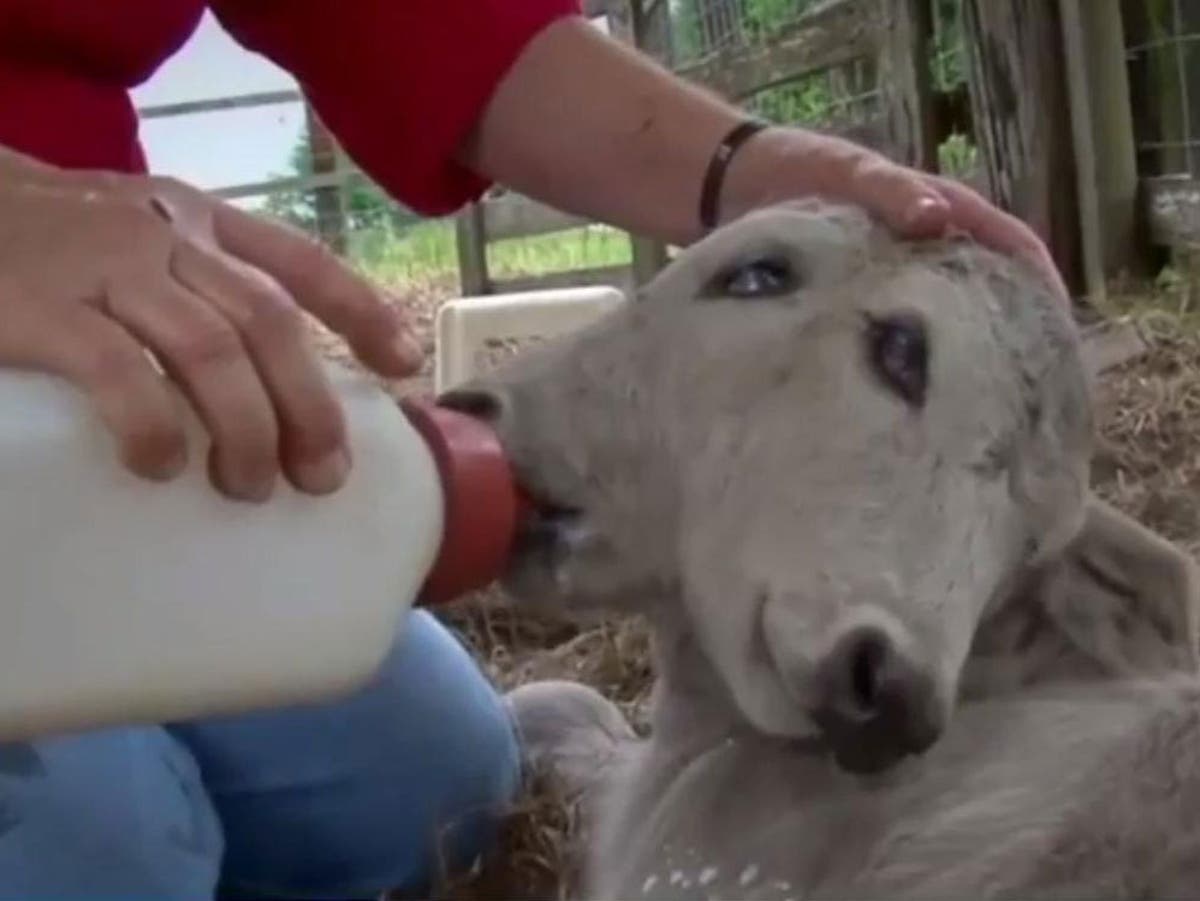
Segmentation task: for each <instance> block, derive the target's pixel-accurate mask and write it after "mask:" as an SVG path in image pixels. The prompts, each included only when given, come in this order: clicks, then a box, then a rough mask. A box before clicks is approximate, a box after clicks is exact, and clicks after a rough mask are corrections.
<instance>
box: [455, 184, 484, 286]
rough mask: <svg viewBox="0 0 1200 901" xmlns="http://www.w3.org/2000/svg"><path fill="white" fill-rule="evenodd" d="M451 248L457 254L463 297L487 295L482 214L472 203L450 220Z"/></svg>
mask: <svg viewBox="0 0 1200 901" xmlns="http://www.w3.org/2000/svg"><path fill="white" fill-rule="evenodd" d="M454 247H455V250H456V252H457V253H458V284H459V290H460V291H461V292H462V294H463V296H465V297H476V296H478V295H481V294H488V293H490V292H491V290H492V284H491V281H490V279H489V278H488V268H487V239H486V237H485V236H484V233H483V212H482V210H481V209H480V207H479V204H477V203H472V204H471V205H470V206H468V207H467V208H466V209H465V210H463V211H462V212H461V213H459V214H458V215H457V216H455V217H454Z"/></svg>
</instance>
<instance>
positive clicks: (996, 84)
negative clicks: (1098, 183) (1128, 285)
mask: <svg viewBox="0 0 1200 901" xmlns="http://www.w3.org/2000/svg"><path fill="white" fill-rule="evenodd" d="M963 27H964V32H965V44H966V57H967V63H968V67H967V70H968V83H969V87H970V93H971V106H972V110H973V118H974V121H975V140H976V143H977V144H978V146H979V149H980V157H981V162H982V164H983V168H984V170H985V173H986V176H987V184H988V190H989V194H990V195H991V199H992V201H993V202H994V203H996V204H998V205H999V206H1001V207H1003V208H1004V209H1006V210H1008V211H1009V212H1011V213H1013V214H1014V215H1016V216H1018V217H1019V218H1021V219H1022V220H1024V221H1025V222H1026V223H1028V224H1029V225H1030V227H1032V228H1033V230H1034V231H1036V232H1037V233H1038V234H1039V235H1040V236H1041V238H1042V240H1044V241H1045V242H1046V243H1047V244H1048V245H1049V247H1050V252H1051V253H1052V254H1053V256H1054V260H1055V262H1056V263H1057V264H1058V267H1059V270H1060V271H1061V272H1062V274H1063V277H1064V279H1065V280H1066V282H1067V285H1068V287H1069V288H1070V290H1071V291H1072V293H1079V292H1080V291H1081V290H1082V289H1083V287H1084V284H1083V278H1082V265H1081V248H1080V238H1079V221H1078V220H1079V208H1078V205H1077V199H1076V188H1075V183H1076V182H1075V164H1074V153H1073V140H1072V133H1071V113H1070V105H1069V103H1068V99H1067V87H1066V80H1067V79H1066V71H1065V67H1064V65H1063V51H1062V47H1063V44H1062V30H1061V25H1060V21H1059V11H1058V4H1057V3H1056V2H1048V0H963Z"/></svg>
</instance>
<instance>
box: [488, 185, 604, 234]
mask: <svg viewBox="0 0 1200 901" xmlns="http://www.w3.org/2000/svg"><path fill="white" fill-rule="evenodd" d="M480 206H481V207H482V208H483V228H484V234H485V235H487V240H488V241H504V240H506V239H508V238H529V237H532V236H533V235H545V234H550V233H552V232H559V231H566V230H567V229H569V228H580V227H582V226H585V225H590V224H591V220H590V219H588V218H586V217H583V216H576V215H574V214H572V213H565V212H563V211H562V210H559V209H556V208H554V207H551V206H547V205H546V204H544V203H540V202H538V201H536V200H532V199H530V198H529V197H525V196H524V195H522V194H513V193H505V194H501V195H500V196H499V197H488V198H486V199H485V200H483V201H482V202H481V203H480Z"/></svg>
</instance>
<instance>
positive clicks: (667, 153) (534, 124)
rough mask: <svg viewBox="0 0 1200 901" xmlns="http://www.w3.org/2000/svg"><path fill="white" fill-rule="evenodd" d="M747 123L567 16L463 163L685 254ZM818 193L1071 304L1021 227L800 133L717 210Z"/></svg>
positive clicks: (738, 170) (737, 157)
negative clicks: (1001, 256) (945, 239)
mask: <svg viewBox="0 0 1200 901" xmlns="http://www.w3.org/2000/svg"><path fill="white" fill-rule="evenodd" d="M745 117H746V116H745V113H744V112H743V111H742V110H739V109H738V108H737V107H735V106H733V105H732V104H729V103H726V102H724V101H723V100H721V99H719V98H717V97H715V96H714V95H713V94H711V93H710V92H708V91H705V90H702V89H700V88H698V87H695V86H693V85H691V84H689V83H687V82H685V81H684V80H683V79H681V78H679V77H678V76H676V75H674V74H673V73H671V72H669V71H667V70H666V69H664V68H663V67H661V66H659V65H658V64H657V63H655V62H654V61H652V60H650V59H649V58H648V57H646V56H644V55H642V54H640V53H638V52H636V51H634V50H632V49H630V48H628V47H627V46H626V45H623V44H621V43H619V42H618V41H616V40H614V39H611V38H609V37H608V36H606V35H604V34H602V33H600V32H599V31H598V30H596V29H595V28H592V27H590V26H589V25H588V24H587V23H586V22H585V21H583V20H582V19H579V18H573V19H567V20H563V21H559V22H556V23H554V24H552V25H551V26H549V27H548V28H546V29H545V30H543V31H542V32H541V33H540V34H538V35H537V36H536V37H534V38H533V39H532V40H531V41H530V43H529V45H528V46H527V47H526V49H525V51H524V52H523V53H522V54H521V56H520V58H519V59H518V60H517V62H516V63H515V64H514V65H513V66H512V68H511V69H510V70H509V71H508V72H507V73H506V75H505V77H504V78H503V79H502V80H501V82H500V84H499V86H498V88H497V90H496V91H495V93H494V94H493V95H492V99H491V101H490V103H489V104H488V106H487V109H486V111H485V112H484V114H483V115H482V116H481V118H480V120H479V122H478V123H477V125H476V127H475V129H474V130H473V131H472V132H471V134H470V135H469V137H468V139H467V140H466V141H465V142H464V144H463V145H462V147H461V148H460V151H459V158H460V159H462V160H463V161H464V163H465V164H466V165H467V166H469V167H471V168H472V169H474V170H476V171H479V172H482V173H485V174H486V175H487V176H488V177H489V178H492V179H495V180H497V181H500V182H503V183H505V184H507V185H509V186H511V187H513V188H514V189H516V190H518V191H520V192H522V193H524V194H527V195H529V196H531V197H535V198H539V199H541V200H543V201H545V202H547V203H550V204H552V205H554V206H557V207H560V208H562V209H565V210H569V211H572V212H577V213H580V214H583V215H587V216H592V217H595V218H597V219H599V220H601V221H605V222H609V223H612V224H614V225H618V226H620V227H623V228H626V229H629V230H631V231H634V232H641V233H643V234H647V235H652V236H656V237H659V238H661V239H663V240H667V241H670V242H673V243H678V244H685V243H689V242H690V241H692V240H693V239H695V238H697V237H698V236H699V235H700V233H701V223H700V219H699V204H700V194H701V185H702V182H703V179H704V174H705V170H706V169H707V167H708V165H709V162H710V160H711V159H712V156H713V153H714V150H715V149H716V148H717V146H718V144H719V143H720V141H721V139H722V138H723V137H725V135H726V134H728V133H729V131H730V129H731V128H733V127H734V126H735V125H736V124H737V123H739V122H740V121H742V120H743V119H744V118H745ZM813 194H819V195H824V196H826V197H827V198H829V199H832V200H841V201H848V202H851V203H856V204H859V205H861V206H863V207H865V208H866V209H867V210H869V211H871V212H872V213H874V214H875V215H877V216H878V217H879V218H880V219H882V220H883V221H884V222H885V223H887V225H888V226H889V227H891V228H893V229H895V230H896V231H898V232H900V233H902V234H905V235H910V236H913V237H924V236H928V235H935V234H939V233H941V232H942V231H943V230H944V229H945V228H946V227H947V226H954V227H957V228H960V229H962V230H964V231H966V232H968V233H970V234H971V235H973V236H974V237H975V238H976V239H977V240H980V241H981V242H983V243H985V244H989V245H991V246H993V247H995V248H997V249H1000V250H1004V251H1008V252H1012V253H1016V254H1019V255H1022V256H1025V257H1027V258H1029V259H1031V260H1032V261H1033V262H1034V263H1035V264H1036V265H1038V266H1040V267H1041V268H1042V269H1043V270H1044V271H1045V272H1046V274H1047V276H1048V277H1050V278H1052V279H1053V280H1055V281H1056V282H1057V283H1058V284H1059V286H1060V289H1061V291H1062V293H1063V295H1064V297H1065V296H1066V293H1067V292H1066V288H1065V287H1064V286H1062V282H1061V279H1060V277H1059V274H1058V272H1057V269H1056V268H1055V266H1054V263H1053V261H1052V259H1051V257H1050V254H1049V252H1048V250H1047V249H1046V247H1045V245H1044V244H1043V243H1042V241H1041V240H1040V239H1039V238H1038V237H1037V236H1036V234H1035V233H1034V232H1033V231H1032V230H1031V229H1030V228H1028V227H1027V226H1026V225H1025V224H1024V223H1022V222H1021V221H1020V220H1018V219H1017V218H1015V217H1013V216H1010V215H1008V214H1006V213H1003V212H1002V211H1000V210H999V209H997V208H996V207H994V206H992V205H991V204H989V203H988V202H986V201H985V200H984V199H983V198H981V197H980V196H979V195H978V194H976V193H975V192H973V191H971V190H970V189H969V188H967V187H966V186H964V185H962V184H960V183H957V182H954V181H951V180H949V179H945V178H940V177H938V176H934V175H930V174H927V173H922V172H919V171H916V170H914V169H911V168H908V167H904V166H899V165H896V164H894V163H892V162H890V161H888V160H887V159H886V158H885V157H883V156H882V155H880V154H878V153H875V152H873V151H870V150H868V149H866V148H865V147H861V146H859V145H857V144H854V143H852V142H849V141H845V140H841V139H838V138H834V137H829V136H826V135H822V134H818V133H816V132H812V131H809V130H806V129H802V128H784V127H776V128H770V129H767V130H765V131H762V132H760V133H758V134H757V135H755V136H753V137H751V138H750V139H749V140H748V141H747V142H746V143H744V144H743V145H742V146H741V148H740V149H739V150H738V151H737V152H736V153H735V154H734V156H733V157H732V160H731V161H730V163H729V165H728V168H727V170H726V174H725V180H724V184H723V188H722V190H721V192H720V194H719V209H720V212H721V214H722V219H725V220H727V219H729V218H732V217H734V216H737V215H738V214H740V213H743V212H746V211H747V210H749V209H751V208H753V207H756V206H760V205H763V204H766V203H770V202H773V201H781V200H785V199H787V198H789V197H796V196H802V195H813Z"/></svg>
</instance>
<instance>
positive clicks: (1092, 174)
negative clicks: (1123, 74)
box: [1059, 0, 1107, 307]
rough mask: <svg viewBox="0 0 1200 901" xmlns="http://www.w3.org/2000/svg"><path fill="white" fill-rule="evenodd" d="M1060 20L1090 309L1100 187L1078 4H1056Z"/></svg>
mask: <svg viewBox="0 0 1200 901" xmlns="http://www.w3.org/2000/svg"><path fill="white" fill-rule="evenodd" d="M1059 11H1060V14H1061V17H1062V39H1063V59H1064V61H1065V65H1066V70H1067V96H1068V98H1069V100H1068V102H1069V106H1070V113H1071V138H1072V145H1073V149H1074V152H1075V198H1076V203H1077V204H1078V214H1079V243H1080V255H1081V257H1082V264H1083V284H1084V288H1085V290H1086V292H1087V298H1088V301H1089V302H1090V303H1091V305H1092V306H1093V307H1095V306H1098V305H1100V304H1103V303H1104V298H1105V295H1106V294H1107V285H1106V283H1105V278H1104V245H1103V241H1102V240H1101V237H1100V185H1099V182H1098V177H1099V170H1098V164H1097V159H1098V154H1097V152H1096V143H1095V126H1094V122H1095V120H1094V112H1095V111H1094V109H1093V106H1092V99H1093V98H1092V95H1091V92H1090V89H1089V84H1088V81H1089V77H1088V76H1089V68H1090V67H1089V66H1088V64H1087V57H1086V50H1085V46H1084V36H1083V21H1082V16H1083V14H1082V12H1081V11H1080V8H1079V0H1059Z"/></svg>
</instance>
